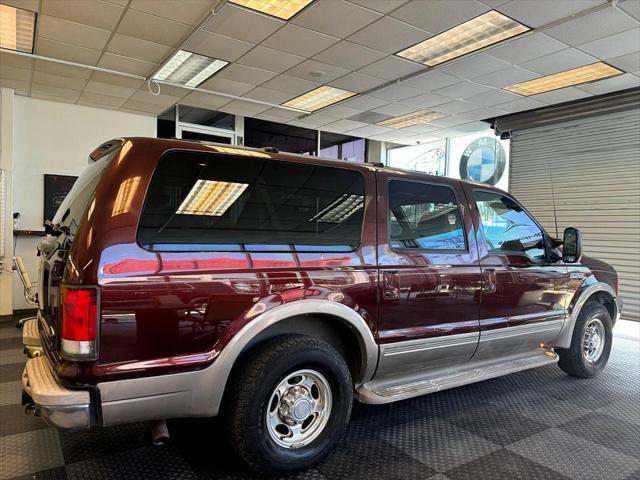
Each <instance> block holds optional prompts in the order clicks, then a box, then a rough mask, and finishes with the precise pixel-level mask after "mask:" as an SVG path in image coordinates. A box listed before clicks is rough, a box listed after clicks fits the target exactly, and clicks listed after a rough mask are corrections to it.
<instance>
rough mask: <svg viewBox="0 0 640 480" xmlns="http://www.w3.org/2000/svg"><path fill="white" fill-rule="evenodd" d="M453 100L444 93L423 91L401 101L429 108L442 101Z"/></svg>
mask: <svg viewBox="0 0 640 480" xmlns="http://www.w3.org/2000/svg"><path fill="white" fill-rule="evenodd" d="M449 101H451V99H450V98H448V97H443V96H442V95H436V94H435V93H422V94H420V95H418V96H415V97H411V98H407V99H405V100H402V102H401V103H405V104H407V105H412V106H414V107H419V108H428V107H432V106H434V105H440V104H442V103H446V102H449Z"/></svg>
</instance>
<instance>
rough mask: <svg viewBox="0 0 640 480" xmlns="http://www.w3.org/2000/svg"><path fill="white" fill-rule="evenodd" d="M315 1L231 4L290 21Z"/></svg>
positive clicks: (236, 0) (239, 1) (244, 0)
mask: <svg viewBox="0 0 640 480" xmlns="http://www.w3.org/2000/svg"><path fill="white" fill-rule="evenodd" d="M312 1H313V0H230V2H231V3H235V4H236V5H242V6H243V7H247V8H250V9H251V10H257V11H258V12H262V13H266V14H267V15H272V16H274V17H278V18H281V19H283V20H289V19H290V18H291V17H293V16H294V15H295V14H296V13H298V12H299V11H300V10H302V9H303V8H304V7H306V6H307V5H309V4H310V3H311V2H312Z"/></svg>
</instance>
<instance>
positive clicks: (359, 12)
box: [291, 0, 382, 38]
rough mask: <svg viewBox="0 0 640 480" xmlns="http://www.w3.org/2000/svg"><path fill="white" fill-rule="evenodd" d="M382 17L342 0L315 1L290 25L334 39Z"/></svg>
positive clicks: (349, 33)
mask: <svg viewBox="0 0 640 480" xmlns="http://www.w3.org/2000/svg"><path fill="white" fill-rule="evenodd" d="M381 16H382V15H381V14H380V13H377V12H374V11H372V10H369V9H367V8H362V7H360V6H358V5H354V4H353V3H348V2H345V1H344V0H316V1H315V2H313V3H312V4H311V5H309V7H308V8H305V9H304V10H303V11H302V12H301V13H300V14H299V15H296V16H295V17H294V18H293V19H292V20H291V23H295V24H296V25H300V26H302V27H306V28H310V29H311V30H315V31H317V32H321V33H326V34H327V35H332V36H334V37H339V38H344V37H347V36H348V35H351V34H352V33H354V32H356V31H358V30H360V29H361V28H363V27H365V26H366V25H369V24H370V23H372V22H374V21H376V20H377V19H379V18H380V17H381Z"/></svg>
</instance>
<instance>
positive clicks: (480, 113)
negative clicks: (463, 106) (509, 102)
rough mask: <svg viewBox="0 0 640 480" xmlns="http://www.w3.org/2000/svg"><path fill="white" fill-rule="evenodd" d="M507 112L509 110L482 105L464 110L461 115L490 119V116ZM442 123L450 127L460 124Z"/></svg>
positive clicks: (470, 117)
mask: <svg viewBox="0 0 640 480" xmlns="http://www.w3.org/2000/svg"><path fill="white" fill-rule="evenodd" d="M506 113H507V112H505V111H504V110H501V109H500V108H494V107H482V108H478V109H476V110H470V111H468V112H464V113H462V114H461V116H462V117H464V118H466V119H468V120H488V119H490V118H494V117H500V116H502V115H504V114H506ZM443 120H444V119H443ZM441 125H443V126H445V127H449V126H452V125H459V123H451V124H450V125H445V124H444V123H442V124H441Z"/></svg>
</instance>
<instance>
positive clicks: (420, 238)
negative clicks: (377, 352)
mask: <svg viewBox="0 0 640 480" xmlns="http://www.w3.org/2000/svg"><path fill="white" fill-rule="evenodd" d="M377 184H378V245H379V246H378V265H379V272H380V273H379V274H380V285H381V288H380V290H381V292H380V298H379V305H380V307H379V324H378V325H379V341H380V344H381V356H380V363H379V367H378V374H377V376H378V378H384V377H391V376H395V375H398V374H410V373H411V372H418V371H425V370H431V369H437V368H441V367H444V366H447V367H449V366H454V365H456V364H459V363H463V362H466V361H467V360H469V359H470V358H471V357H472V356H473V354H474V352H475V350H476V347H477V344H478V338H479V324H478V314H479V308H480V289H481V282H482V276H481V271H480V266H479V263H478V255H477V247H476V238H475V232H474V229H473V222H472V221H471V216H470V213H469V205H468V203H467V200H466V197H465V194H464V192H463V190H462V188H461V185H460V182H458V181H456V180H452V179H447V178H434V179H433V180H425V177H424V175H414V174H410V173H389V172H378V174H377Z"/></svg>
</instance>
